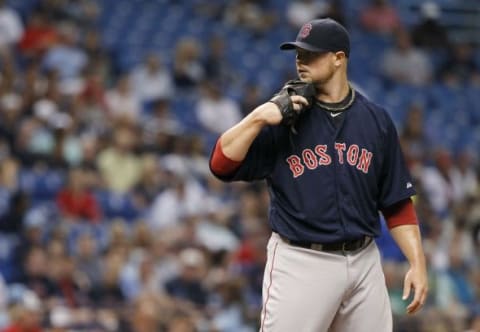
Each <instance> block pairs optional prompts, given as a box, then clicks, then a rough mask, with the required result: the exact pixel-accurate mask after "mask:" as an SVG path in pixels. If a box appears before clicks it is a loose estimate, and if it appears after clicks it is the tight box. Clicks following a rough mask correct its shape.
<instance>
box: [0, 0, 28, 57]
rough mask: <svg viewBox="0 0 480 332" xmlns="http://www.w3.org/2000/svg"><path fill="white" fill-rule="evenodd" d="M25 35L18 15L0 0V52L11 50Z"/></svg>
mask: <svg viewBox="0 0 480 332" xmlns="http://www.w3.org/2000/svg"><path fill="white" fill-rule="evenodd" d="M22 35H23V24H22V20H21V18H20V15H18V13H17V12H16V11H15V10H13V9H11V8H9V7H8V6H7V4H6V1H5V0H0V52H1V51H5V50H9V49H10V48H11V47H13V45H14V44H15V43H17V42H18V41H19V40H20V39H21V38H22Z"/></svg>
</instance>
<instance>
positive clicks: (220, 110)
mask: <svg viewBox="0 0 480 332" xmlns="http://www.w3.org/2000/svg"><path fill="white" fill-rule="evenodd" d="M195 112H196V116H197V120H198V122H199V123H200V124H201V125H202V126H203V127H204V128H205V129H207V130H208V131H209V132H211V133H212V134H221V133H223V132H224V131H225V130H227V129H228V128H230V127H231V126H233V125H234V124H235V123H237V122H238V121H240V119H241V118H242V115H241V111H240V106H239V105H238V104H237V103H236V102H235V101H234V100H233V99H231V98H228V97H226V96H224V95H223V94H222V91H221V86H220V85H219V84H216V83H215V82H204V83H203V85H202V96H201V98H200V100H199V102H198V104H197V107H196V110H195Z"/></svg>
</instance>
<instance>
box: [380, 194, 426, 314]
mask: <svg viewBox="0 0 480 332" xmlns="http://www.w3.org/2000/svg"><path fill="white" fill-rule="evenodd" d="M382 212H383V215H384V216H385V219H386V221H387V225H388V228H389V229H390V234H391V235H392V237H393V239H394V240H395V242H396V243H397V245H398V246H399V247H400V249H401V250H402V252H403V254H404V255H405V257H407V260H408V262H409V263H410V269H409V270H408V272H407V274H406V275H405V280H404V286H403V299H404V300H406V299H407V298H408V297H409V295H410V293H411V291H412V289H413V291H414V298H413V300H412V302H410V304H409V305H408V307H407V313H409V314H413V313H415V312H417V311H418V310H420V308H422V306H423V304H424V303H425V300H426V298H427V293H428V276H427V267H426V262H425V255H424V253H423V248H422V241H421V235H420V229H419V227H418V221H417V215H416V213H415V209H414V207H413V203H412V200H411V199H410V198H409V199H406V200H403V201H401V202H399V203H397V204H395V205H393V206H391V207H389V208H386V209H384V210H383V211H382Z"/></svg>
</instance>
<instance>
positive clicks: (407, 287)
mask: <svg viewBox="0 0 480 332" xmlns="http://www.w3.org/2000/svg"><path fill="white" fill-rule="evenodd" d="M411 288H412V282H411V281H410V278H408V277H407V278H405V282H404V283H403V296H402V300H406V299H407V298H408V297H409V296H410V289H411Z"/></svg>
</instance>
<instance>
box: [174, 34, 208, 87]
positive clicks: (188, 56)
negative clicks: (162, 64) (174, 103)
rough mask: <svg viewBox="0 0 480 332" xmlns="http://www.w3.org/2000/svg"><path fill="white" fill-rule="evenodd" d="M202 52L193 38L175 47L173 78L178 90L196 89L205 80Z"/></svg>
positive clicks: (186, 39)
mask: <svg viewBox="0 0 480 332" xmlns="http://www.w3.org/2000/svg"><path fill="white" fill-rule="evenodd" d="M200 52H201V50H200V45H199V43H198V41H197V40H196V39H193V38H184V39H181V40H180V41H179V42H178V43H177V45H176V46H175V56H174V58H173V59H174V62H173V77H174V82H175V85H176V86H177V87H178V88H180V89H189V88H194V87H196V85H197V84H198V83H199V82H200V81H201V80H203V79H204V78H205V68H204V67H203V64H202V62H201V59H200Z"/></svg>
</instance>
